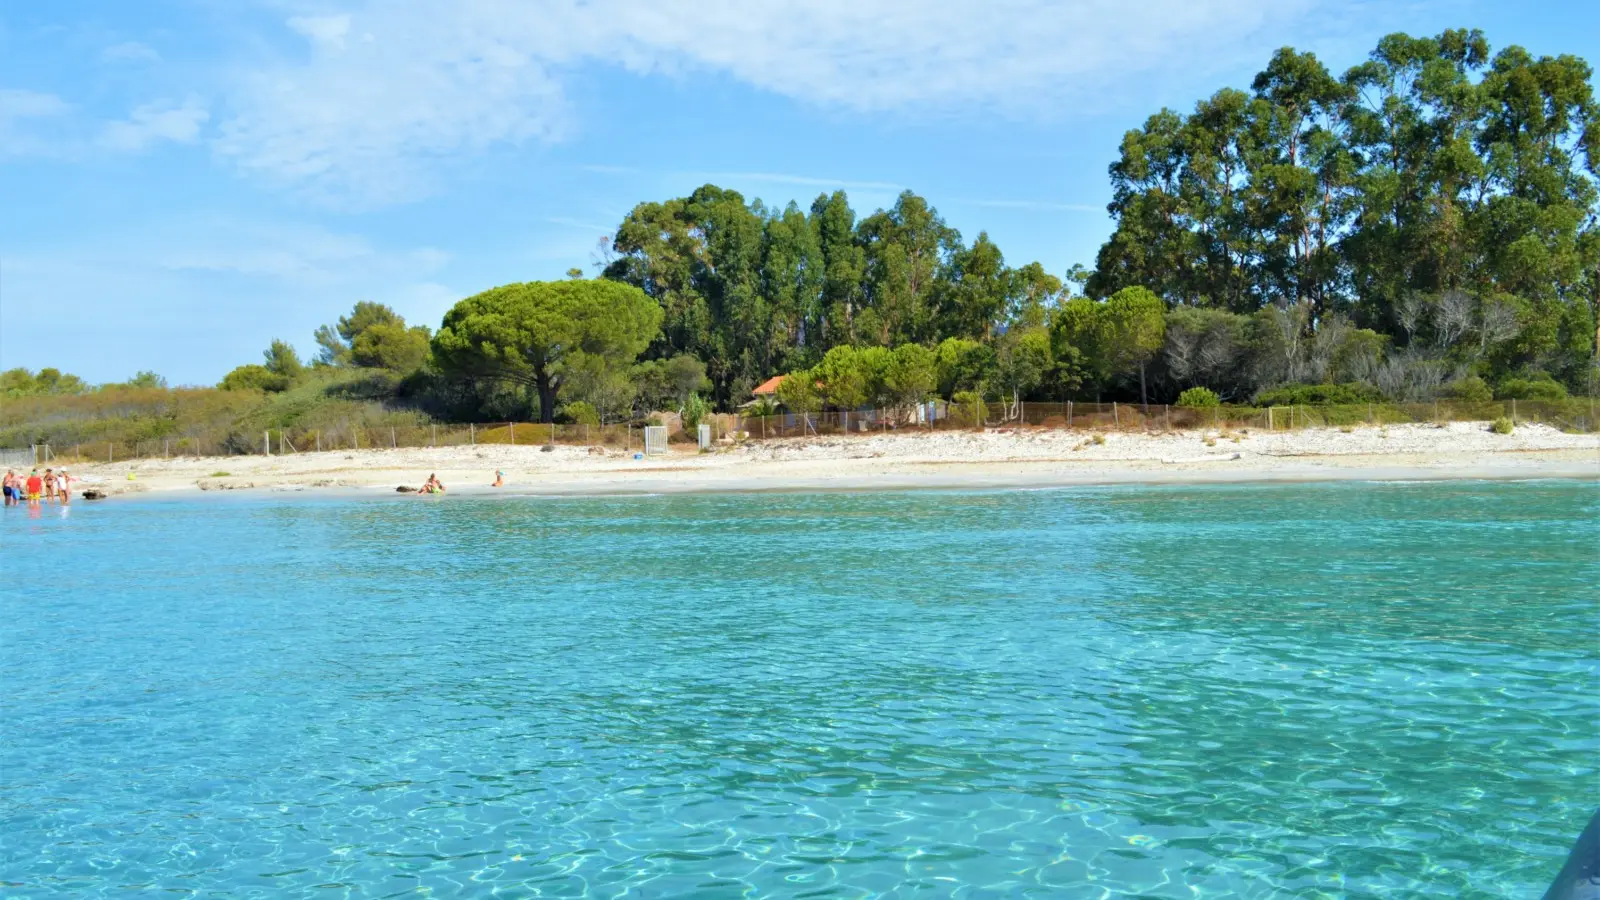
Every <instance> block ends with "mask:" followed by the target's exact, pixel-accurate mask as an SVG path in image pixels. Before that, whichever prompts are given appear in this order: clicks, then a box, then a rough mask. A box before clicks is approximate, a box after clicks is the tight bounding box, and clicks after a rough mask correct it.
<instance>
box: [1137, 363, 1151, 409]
mask: <svg viewBox="0 0 1600 900" xmlns="http://www.w3.org/2000/svg"><path fill="white" fill-rule="evenodd" d="M1139 406H1140V407H1142V408H1143V409H1144V414H1145V415H1147V416H1148V415H1150V400H1149V399H1148V397H1147V396H1146V394H1145V390H1144V362H1143V361H1142V360H1141V361H1140V362H1139Z"/></svg>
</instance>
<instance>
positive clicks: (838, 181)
mask: <svg viewBox="0 0 1600 900" xmlns="http://www.w3.org/2000/svg"><path fill="white" fill-rule="evenodd" d="M687 174H688V176H689V177H691V178H695V179H702V178H703V179H705V180H706V181H710V182H753V183H756V184H794V185H800V186H802V187H820V188H834V189H835V190H845V191H901V190H904V189H905V188H904V186H903V185H899V184H896V183H894V182H892V181H851V180H849V179H846V178H817V177H815V176H811V175H787V174H784V173H780V172H690V173H687Z"/></svg>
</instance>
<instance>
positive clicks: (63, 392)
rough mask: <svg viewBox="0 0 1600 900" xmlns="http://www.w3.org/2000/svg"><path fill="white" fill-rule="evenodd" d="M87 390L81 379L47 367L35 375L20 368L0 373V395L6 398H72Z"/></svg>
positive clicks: (87, 387)
mask: <svg viewBox="0 0 1600 900" xmlns="http://www.w3.org/2000/svg"><path fill="white" fill-rule="evenodd" d="M88 389H89V386H88V385H87V384H85V383H84V381H83V379H82V378H79V377H78V376H76V375H66V374H63V373H62V372H61V370H60V369H55V368H51V367H49V366H46V367H45V368H43V369H40V370H39V371H38V373H37V374H35V373H34V372H32V371H30V370H28V369H22V368H17V369H7V370H6V371H4V372H0V395H3V396H6V397H33V396H38V395H55V396H72V395H75V394H81V393H83V392H85V391H87V390H88Z"/></svg>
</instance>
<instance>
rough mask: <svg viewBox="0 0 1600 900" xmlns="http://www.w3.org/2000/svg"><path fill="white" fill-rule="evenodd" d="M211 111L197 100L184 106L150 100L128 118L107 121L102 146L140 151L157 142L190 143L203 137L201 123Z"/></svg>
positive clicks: (190, 101) (187, 101) (101, 136)
mask: <svg viewBox="0 0 1600 900" xmlns="http://www.w3.org/2000/svg"><path fill="white" fill-rule="evenodd" d="M210 116H211V114H210V113H209V112H207V111H206V109H205V107H204V106H202V105H201V104H200V102H199V101H198V100H195V99H192V98H191V99H189V100H186V101H184V102H183V103H182V104H181V105H178V104H171V103H151V104H146V105H144V106H140V107H138V108H137V109H135V110H134V111H133V112H132V113H130V114H129V115H128V118H127V119H124V120H121V121H116V122H108V123H106V125H105V127H104V128H103V129H102V130H101V132H100V143H101V145H102V146H104V147H106V148H108V149H111V150H119V151H123V152H129V153H137V152H139V151H141V150H144V149H146V148H148V147H149V146H150V145H151V144H154V143H156V142H157V141H172V142H174V143H178V144H191V143H194V141H195V139H196V138H198V137H199V136H200V126H201V125H204V124H205V122H206V120H207V119H209V118H210Z"/></svg>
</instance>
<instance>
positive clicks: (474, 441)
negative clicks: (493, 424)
mask: <svg viewBox="0 0 1600 900" xmlns="http://www.w3.org/2000/svg"><path fill="white" fill-rule="evenodd" d="M467 444H468V445H469V446H473V447H476V446H477V445H478V426H477V425H475V424H473V423H472V422H468V423H467Z"/></svg>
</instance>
